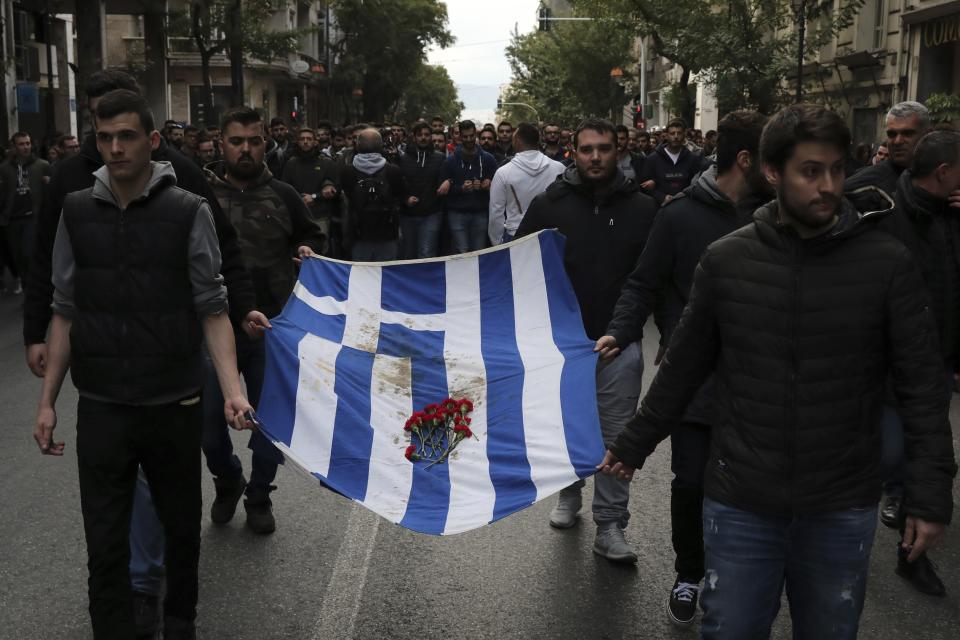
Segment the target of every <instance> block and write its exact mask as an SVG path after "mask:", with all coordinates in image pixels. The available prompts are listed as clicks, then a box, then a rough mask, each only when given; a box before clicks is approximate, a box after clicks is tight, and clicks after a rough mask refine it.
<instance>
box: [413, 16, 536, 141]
mask: <svg viewBox="0 0 960 640" xmlns="http://www.w3.org/2000/svg"><path fill="white" fill-rule="evenodd" d="M538 5H539V1H538V0H447V13H448V15H449V17H450V22H449V27H450V31H451V33H453V35H454V36H455V37H456V39H457V41H456V42H455V43H454V44H453V46H452V47H450V48H449V49H444V50H442V51H440V50H436V51H431V52H430V53H429V60H430V62H431V63H433V64H442V65H443V66H445V67H446V68H447V71H448V72H449V73H450V77H451V78H453V81H454V83H456V85H457V90H458V91H459V92H460V101H461V102H463V104H464V107H465V109H464V112H463V114H461V117H462V118H463V119H473V120H478V121H480V122H481V123H482V122H492V121H493V114H494V111H495V110H496V108H497V97H499V95H500V86H501V85H503V84H505V83H507V82H509V81H510V66H509V65H508V64H507V57H506V55H505V54H504V48H505V47H506V46H507V44H509V41H510V35H511V33H512V32H513V29H514V26H516V27H517V28H519V30H520V33H527V32H529V31H532V30H533V29H534V28H535V27H536V23H537V6H538Z"/></svg>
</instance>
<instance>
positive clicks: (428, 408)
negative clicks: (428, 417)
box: [423, 403, 440, 413]
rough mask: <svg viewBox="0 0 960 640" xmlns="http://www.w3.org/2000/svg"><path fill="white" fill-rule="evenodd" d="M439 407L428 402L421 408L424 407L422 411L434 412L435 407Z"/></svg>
mask: <svg viewBox="0 0 960 640" xmlns="http://www.w3.org/2000/svg"><path fill="white" fill-rule="evenodd" d="M439 408H440V406H439V405H437V404H433V403H431V404H428V405H427V406H425V407H424V408H423V409H424V411H426V412H427V413H434V412H435V411H436V410H437V409H439Z"/></svg>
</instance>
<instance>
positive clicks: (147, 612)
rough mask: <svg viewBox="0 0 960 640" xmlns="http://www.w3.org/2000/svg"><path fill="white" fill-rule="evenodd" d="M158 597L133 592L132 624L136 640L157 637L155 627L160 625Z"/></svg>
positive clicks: (151, 639)
mask: <svg viewBox="0 0 960 640" xmlns="http://www.w3.org/2000/svg"><path fill="white" fill-rule="evenodd" d="M159 605H160V597H159V596H157V595H154V594H152V593H143V592H141V591H134V592H133V624H134V628H135V629H136V633H137V638H138V639H139V638H150V640H153V638H155V637H156V636H157V627H158V626H159V624H160V612H159Z"/></svg>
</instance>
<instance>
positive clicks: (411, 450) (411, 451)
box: [403, 444, 417, 461]
mask: <svg viewBox="0 0 960 640" xmlns="http://www.w3.org/2000/svg"><path fill="white" fill-rule="evenodd" d="M416 454H417V445H415V444H411V445H410V446H409V447H407V450H406V452H404V454H403V455H404V456H405V457H406V458H407V460H411V461H412V460H414V459H415V458H416V457H417V455H416Z"/></svg>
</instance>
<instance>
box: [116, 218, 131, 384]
mask: <svg viewBox="0 0 960 640" xmlns="http://www.w3.org/2000/svg"><path fill="white" fill-rule="evenodd" d="M126 224H127V210H126V209H120V230H119V235H120V238H119V242H118V243H117V244H118V245H119V246H118V247H117V256H118V257H119V258H120V261H119V262H120V263H119V266H120V269H119V273H120V279H121V281H120V283H119V284H120V290H121V292H122V295H123V296H126V295H127V292H126V287H125V286H124V279H125V278H126V276H125V275H124V274H125V273H126V271H127V253H126V245H127V239H126V236H127V229H126ZM128 333H129V327H128V325H127V316H126V314H124V313H121V314H120V343H121V344H122V345H124V347H123V348H124V350H126V342H127V335H128ZM120 366H121V368H122V369H123V375H122V376H121V379H122V382H121V393H123V394H124V396H126V395H127V393H128V388H129V385H128V380H130V359H129V358H123V359H122V360H121V365H120Z"/></svg>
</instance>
